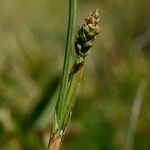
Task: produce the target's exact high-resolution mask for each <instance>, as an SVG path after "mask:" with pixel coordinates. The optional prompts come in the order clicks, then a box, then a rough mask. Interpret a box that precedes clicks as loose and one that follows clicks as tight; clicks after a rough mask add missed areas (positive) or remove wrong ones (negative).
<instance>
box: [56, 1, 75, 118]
mask: <svg viewBox="0 0 150 150" xmlns="http://www.w3.org/2000/svg"><path fill="white" fill-rule="evenodd" d="M76 13H77V0H69V21H68V32H67V43H66V51H65V58H64V66H63V73H62V81H61V85H60V92H59V96H58V100H57V104H56V113H57V117H58V118H59V116H60V113H61V109H62V106H63V104H64V102H65V99H64V97H65V93H66V90H67V85H68V81H69V73H70V64H71V63H70V62H71V58H72V54H73V49H74V41H75V25H76Z"/></svg>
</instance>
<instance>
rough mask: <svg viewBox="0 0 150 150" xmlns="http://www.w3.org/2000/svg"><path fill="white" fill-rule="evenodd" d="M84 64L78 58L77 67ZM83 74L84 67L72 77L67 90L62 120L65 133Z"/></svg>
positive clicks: (80, 58)
mask: <svg viewBox="0 0 150 150" xmlns="http://www.w3.org/2000/svg"><path fill="white" fill-rule="evenodd" d="M82 62H83V63H84V59H83V58H82V57H80V56H77V58H76V60H75V64H76V65H77V64H80V63H82ZM82 72H83V66H82V68H80V70H79V71H77V72H76V73H73V74H71V75H70V82H69V85H68V90H67V93H66V97H65V99H66V101H65V105H64V107H63V111H62V114H61V120H60V128H61V129H62V130H63V131H65V129H66V127H67V124H68V122H69V120H70V117H71V114H72V110H73V106H74V103H75V100H76V96H77V92H78V89H79V85H80V81H81V78H82Z"/></svg>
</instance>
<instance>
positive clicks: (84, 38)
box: [47, 0, 100, 150]
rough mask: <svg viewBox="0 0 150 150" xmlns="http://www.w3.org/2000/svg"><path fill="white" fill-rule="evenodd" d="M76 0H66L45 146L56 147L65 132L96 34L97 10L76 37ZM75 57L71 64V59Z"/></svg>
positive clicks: (97, 30) (49, 148)
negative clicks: (58, 77) (61, 49)
mask: <svg viewBox="0 0 150 150" xmlns="http://www.w3.org/2000/svg"><path fill="white" fill-rule="evenodd" d="M76 11H77V0H69V23H68V35H67V44H66V51H65V57H64V66H63V73H62V79H61V85H60V91H59V95H58V99H57V103H56V108H55V113H54V119H53V125H52V130H51V133H50V140H49V144H48V148H47V150H58V149H59V148H60V144H61V142H62V139H63V137H64V135H65V132H66V129H67V126H68V123H69V120H70V117H71V114H72V111H73V107H74V104H75V100H76V96H77V92H78V88H79V84H80V81H81V78H82V73H83V67H84V63H85V59H86V58H87V55H88V54H89V53H90V50H91V48H92V45H93V42H94V40H95V39H96V36H97V35H98V34H99V26H98V22H99V20H100V18H99V10H98V9H96V10H94V11H92V12H91V13H90V16H89V17H88V18H86V19H85V22H84V24H83V25H82V26H81V27H80V28H79V30H78V33H77V36H76V38H75V25H76V13H77V12H76ZM73 57H74V58H75V59H74V63H73V64H72V61H71V59H73Z"/></svg>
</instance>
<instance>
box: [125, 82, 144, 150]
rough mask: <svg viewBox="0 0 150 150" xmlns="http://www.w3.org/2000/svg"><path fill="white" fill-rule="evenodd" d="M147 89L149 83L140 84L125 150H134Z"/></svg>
mask: <svg viewBox="0 0 150 150" xmlns="http://www.w3.org/2000/svg"><path fill="white" fill-rule="evenodd" d="M146 87H147V83H146V81H145V80H144V81H142V82H141V83H140V85H139V88H138V90H137V94H136V97H135V99H134V103H133V107H132V112H131V116H130V121H129V127H128V131H127V138H126V145H125V150H133V145H134V137H135V132H136V127H137V122H138V119H139V113H140V110H141V106H142V101H143V97H144V93H145V89H146Z"/></svg>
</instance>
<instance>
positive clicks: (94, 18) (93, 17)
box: [85, 9, 100, 25]
mask: <svg viewBox="0 0 150 150" xmlns="http://www.w3.org/2000/svg"><path fill="white" fill-rule="evenodd" d="M99 20H100V17H99V9H95V10H94V11H92V12H91V13H90V16H89V17H88V18H86V19H85V22H86V24H93V25H97V24H98V22H99Z"/></svg>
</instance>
